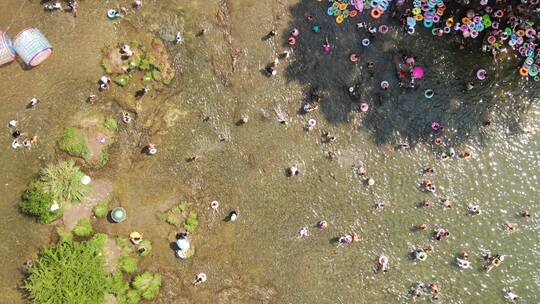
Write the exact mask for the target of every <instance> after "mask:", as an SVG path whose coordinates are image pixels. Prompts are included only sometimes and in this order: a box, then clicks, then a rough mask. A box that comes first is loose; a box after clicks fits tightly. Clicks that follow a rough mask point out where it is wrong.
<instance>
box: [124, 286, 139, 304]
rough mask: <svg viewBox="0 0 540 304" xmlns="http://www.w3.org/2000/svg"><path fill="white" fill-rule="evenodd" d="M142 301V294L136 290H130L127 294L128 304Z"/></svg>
mask: <svg viewBox="0 0 540 304" xmlns="http://www.w3.org/2000/svg"><path fill="white" fill-rule="evenodd" d="M140 301H141V294H140V293H139V292H138V291H137V290H134V289H130V290H129V291H128V292H127V293H126V304H137V303H139V302H140Z"/></svg>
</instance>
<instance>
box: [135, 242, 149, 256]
mask: <svg viewBox="0 0 540 304" xmlns="http://www.w3.org/2000/svg"><path fill="white" fill-rule="evenodd" d="M150 251H152V242H150V241H149V240H144V241H142V242H141V243H140V244H139V245H138V246H137V254H138V255H139V256H142V257H144V256H147V255H149V254H150Z"/></svg>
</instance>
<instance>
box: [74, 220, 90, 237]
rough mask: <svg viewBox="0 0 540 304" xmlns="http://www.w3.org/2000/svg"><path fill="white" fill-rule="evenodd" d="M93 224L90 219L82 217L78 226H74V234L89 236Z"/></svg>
mask: <svg viewBox="0 0 540 304" xmlns="http://www.w3.org/2000/svg"><path fill="white" fill-rule="evenodd" d="M92 231H93V229H92V224H90V221H89V220H88V219H81V220H80V221H79V222H78V223H77V226H75V227H74V228H73V231H72V232H73V235H75V236H78V237H87V236H90V235H91V234H92Z"/></svg>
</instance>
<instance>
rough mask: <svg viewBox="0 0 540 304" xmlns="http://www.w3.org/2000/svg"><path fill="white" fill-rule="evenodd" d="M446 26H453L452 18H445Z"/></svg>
mask: <svg viewBox="0 0 540 304" xmlns="http://www.w3.org/2000/svg"><path fill="white" fill-rule="evenodd" d="M446 26H448V27H453V26H454V18H451V17H450V18H448V19H446Z"/></svg>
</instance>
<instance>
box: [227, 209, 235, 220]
mask: <svg viewBox="0 0 540 304" xmlns="http://www.w3.org/2000/svg"><path fill="white" fill-rule="evenodd" d="M227 218H228V221H229V222H234V221H236V220H237V219H238V213H237V212H236V211H234V210H233V211H231V213H229V216H228V217H227Z"/></svg>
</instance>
